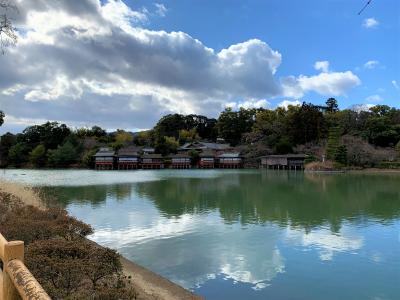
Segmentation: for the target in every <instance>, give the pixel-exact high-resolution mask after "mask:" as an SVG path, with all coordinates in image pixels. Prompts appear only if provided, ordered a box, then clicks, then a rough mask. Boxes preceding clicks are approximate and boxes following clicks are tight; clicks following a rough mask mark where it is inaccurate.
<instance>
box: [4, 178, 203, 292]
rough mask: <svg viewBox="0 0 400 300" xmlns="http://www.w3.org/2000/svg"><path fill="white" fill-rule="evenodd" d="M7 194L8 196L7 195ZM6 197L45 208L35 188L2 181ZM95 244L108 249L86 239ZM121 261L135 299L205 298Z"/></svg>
mask: <svg viewBox="0 0 400 300" xmlns="http://www.w3.org/2000/svg"><path fill="white" fill-rule="evenodd" d="M5 195H7V197H5ZM5 198H7V199H8V200H6V201H8V202H9V201H10V200H9V199H11V198H14V199H18V200H19V201H21V202H22V203H23V205H24V206H26V207H28V206H33V207H36V208H38V209H40V210H45V209H46V205H45V204H44V202H45V201H43V199H42V197H41V196H40V193H38V192H37V191H34V190H33V189H31V188H29V187H26V186H23V185H20V184H16V183H10V182H5V181H0V204H2V202H4V201H5V200H4V199H5ZM86 242H87V243H89V244H93V245H95V247H99V248H100V249H106V248H104V247H102V246H101V245H98V244H96V243H94V242H93V241H90V240H87V239H86V240H85V243H86ZM119 261H120V263H121V265H122V271H123V273H124V275H125V276H126V278H129V280H128V281H129V284H130V285H131V287H132V288H133V290H134V291H135V299H142V300H156V299H163V300H173V299H203V298H202V297H200V296H198V295H195V294H193V293H192V292H190V291H188V290H186V289H184V288H183V287H181V286H179V285H177V284H175V283H173V282H171V281H170V280H168V279H166V278H164V277H162V276H160V275H158V274H156V273H154V272H152V271H150V270H148V269H146V268H144V267H143V266H140V265H138V264H136V263H134V262H132V261H130V260H128V259H126V258H124V257H122V256H119Z"/></svg>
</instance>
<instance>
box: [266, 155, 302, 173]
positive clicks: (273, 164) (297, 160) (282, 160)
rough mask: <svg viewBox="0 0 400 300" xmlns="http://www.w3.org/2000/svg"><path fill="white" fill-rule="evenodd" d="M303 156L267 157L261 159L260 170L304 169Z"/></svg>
mask: <svg viewBox="0 0 400 300" xmlns="http://www.w3.org/2000/svg"><path fill="white" fill-rule="evenodd" d="M305 158H306V155H304V154H283V155H267V156H263V157H261V168H267V169H278V170H280V169H283V170H284V169H288V170H297V169H299V170H302V169H304V160H305Z"/></svg>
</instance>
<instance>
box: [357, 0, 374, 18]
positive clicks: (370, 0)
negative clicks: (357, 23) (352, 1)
mask: <svg viewBox="0 0 400 300" xmlns="http://www.w3.org/2000/svg"><path fill="white" fill-rule="evenodd" d="M371 2H372V0H368V2H367V3H366V4H365V5H364V7H363V8H362V9H361V10H360V11H359V12H358V15H361V13H362V12H363V11H364V10H365V9H366V8H367V6H368V5H370V4H371Z"/></svg>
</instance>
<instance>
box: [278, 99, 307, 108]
mask: <svg viewBox="0 0 400 300" xmlns="http://www.w3.org/2000/svg"><path fill="white" fill-rule="evenodd" d="M289 105H291V106H299V105H301V102H300V101H299V100H293V101H291V100H283V101H282V102H280V103H279V104H278V107H283V108H285V109H287V108H288V106H289Z"/></svg>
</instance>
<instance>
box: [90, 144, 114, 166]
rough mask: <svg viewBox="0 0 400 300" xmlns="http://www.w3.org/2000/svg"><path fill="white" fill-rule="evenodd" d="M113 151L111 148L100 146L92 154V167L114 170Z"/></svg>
mask: <svg viewBox="0 0 400 300" xmlns="http://www.w3.org/2000/svg"><path fill="white" fill-rule="evenodd" d="M114 158H115V151H114V150H112V149H111V148H107V147H104V148H100V149H99V151H97V153H96V154H95V155H94V168H95V169H96V170H114Z"/></svg>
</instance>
